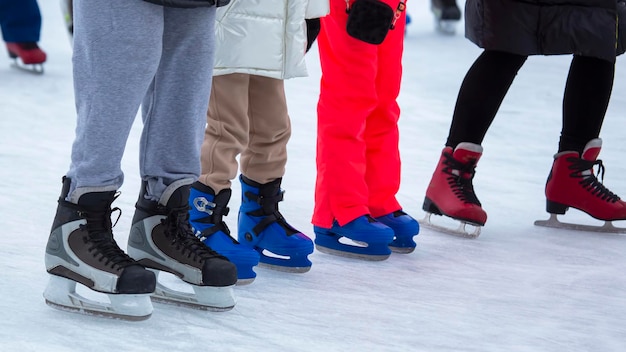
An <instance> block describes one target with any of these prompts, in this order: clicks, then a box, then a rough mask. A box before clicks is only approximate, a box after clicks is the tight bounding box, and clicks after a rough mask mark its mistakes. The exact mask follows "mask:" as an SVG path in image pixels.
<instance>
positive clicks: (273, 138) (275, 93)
mask: <svg viewBox="0 0 626 352" xmlns="http://www.w3.org/2000/svg"><path fill="white" fill-rule="evenodd" d="M290 136H291V122H290V119H289V115H288V113H287V101H286V98H285V86H284V81H283V80H280V79H274V78H268V77H262V76H255V75H249V74H241V73H234V74H229V75H221V76H215V77H213V86H212V89H211V97H210V100H209V110H208V112H207V127H206V131H205V135H204V142H203V144H202V155H201V161H202V174H201V175H200V179H199V181H200V182H202V183H203V184H205V185H207V186H209V187H211V188H213V190H214V191H215V193H218V192H219V191H220V190H222V189H226V188H230V187H231V181H232V180H233V179H234V178H235V177H236V176H237V168H238V166H239V167H240V168H241V173H242V174H243V175H245V176H246V177H248V178H250V179H252V180H253V181H256V182H258V183H261V184H263V183H267V182H271V181H274V180H275V179H277V178H280V177H282V176H283V175H284V173H285V164H286V163H287V142H288V141H289V137H290ZM237 156H239V157H240V163H239V164H238V163H237Z"/></svg>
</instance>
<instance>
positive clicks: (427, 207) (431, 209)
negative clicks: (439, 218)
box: [422, 197, 443, 215]
mask: <svg viewBox="0 0 626 352" xmlns="http://www.w3.org/2000/svg"><path fill="white" fill-rule="evenodd" d="M422 209H423V210H424V211H425V212H427V213H431V214H436V215H443V214H442V213H441V211H440V210H439V208H438V207H437V206H436V205H435V203H434V202H433V201H432V200H430V198H428V197H425V198H424V204H423V205H422Z"/></svg>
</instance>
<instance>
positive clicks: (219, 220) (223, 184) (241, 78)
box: [189, 73, 259, 285]
mask: <svg viewBox="0 0 626 352" xmlns="http://www.w3.org/2000/svg"><path fill="white" fill-rule="evenodd" d="M249 87H250V75H248V74H243V73H233V74H228V75H220V76H214V77H213V84H212V85H211V96H210V99H209V110H208V111H207V114H206V121H207V125H206V128H205V131H204V142H203V143H202V150H201V153H200V154H201V155H200V157H201V159H200V160H201V172H202V174H201V175H200V178H199V179H198V181H197V182H194V183H193V185H192V186H191V192H190V195H189V207H190V210H189V223H190V224H191V226H192V229H193V231H194V233H195V234H196V235H197V236H198V237H199V238H200V240H201V241H202V242H203V243H204V244H205V245H207V246H209V247H211V248H212V249H213V250H215V251H217V252H218V253H220V254H221V255H223V256H225V257H227V258H228V260H230V261H231V262H232V263H234V264H235V265H236V266H237V284H238V285H242V284H248V283H251V282H252V281H254V278H255V277H256V273H255V272H254V270H253V267H254V266H256V265H257V264H259V254H258V253H257V252H256V251H255V250H253V249H252V248H250V247H247V246H242V245H241V244H239V243H238V242H237V241H234V240H233V238H232V237H231V236H232V235H231V232H230V229H229V228H228V225H226V222H225V221H224V217H225V216H227V215H228V213H229V208H228V203H229V201H230V198H231V195H232V190H231V181H232V180H233V179H234V178H235V176H237V171H238V169H239V163H238V161H237V156H238V155H239V154H240V153H241V152H242V151H243V150H244V149H245V147H246V145H247V144H248V130H249V129H250V128H249V122H248V91H249ZM231 216H232V215H231Z"/></svg>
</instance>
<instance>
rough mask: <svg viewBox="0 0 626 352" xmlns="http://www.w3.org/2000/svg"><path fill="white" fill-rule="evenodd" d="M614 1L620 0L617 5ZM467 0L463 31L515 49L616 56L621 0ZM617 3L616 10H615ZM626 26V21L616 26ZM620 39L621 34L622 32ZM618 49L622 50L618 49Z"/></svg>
mask: <svg viewBox="0 0 626 352" xmlns="http://www.w3.org/2000/svg"><path fill="white" fill-rule="evenodd" d="M617 1H622V2H621V3H620V4H619V5H618V4H617ZM617 1H616V0H467V1H466V3H465V36H466V37H467V38H468V39H469V40H471V41H472V42H473V43H475V44H476V45H478V46H479V47H481V48H484V49H489V50H498V51H505V52H510V53H514V54H519V55H559V54H577V55H583V56H591V57H597V58H601V59H605V60H608V61H611V62H612V61H615V56H616V54H621V53H623V45H621V44H620V45H619V48H618V50H617V51H616V47H617V42H618V41H617V29H618V26H617V22H618V21H617V18H618V12H620V13H622V12H624V16H620V20H622V21H626V6H624V5H625V4H624V2H623V1H624V0H617ZM618 7H619V8H620V11H618ZM620 30H623V31H625V32H626V25H625V26H620ZM620 37H621V38H620V39H624V36H620ZM620 51H621V52H620Z"/></svg>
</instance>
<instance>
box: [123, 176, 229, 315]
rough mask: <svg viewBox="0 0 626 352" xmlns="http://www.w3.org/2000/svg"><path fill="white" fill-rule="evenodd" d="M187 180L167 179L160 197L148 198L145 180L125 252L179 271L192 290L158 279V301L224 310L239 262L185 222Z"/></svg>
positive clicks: (154, 265) (147, 263)
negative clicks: (168, 182) (211, 245)
mask: <svg viewBox="0 0 626 352" xmlns="http://www.w3.org/2000/svg"><path fill="white" fill-rule="evenodd" d="M190 183H191V180H186V179H185V180H180V181H177V182H174V183H173V184H171V185H169V186H168V187H167V188H166V189H165V192H164V193H163V195H162V196H161V199H159V201H158V202H157V201H154V200H150V199H147V198H146V193H147V192H146V187H147V185H146V182H145V181H144V182H143V184H142V191H141V193H140V196H139V200H138V201H137V204H136V206H135V207H136V211H135V216H134V217H133V225H132V227H131V230H130V236H129V238H128V254H129V255H130V256H131V257H133V258H134V259H135V260H137V261H138V262H139V263H141V264H143V265H144V266H146V267H147V268H149V269H151V270H153V271H154V272H155V273H156V274H157V278H158V274H159V272H161V271H164V272H168V273H171V274H173V275H176V276H178V277H179V278H180V279H182V280H183V281H184V282H186V283H188V284H189V285H191V287H192V288H193V291H194V293H188V292H183V291H178V290H174V289H172V288H169V287H167V286H165V285H163V284H161V283H159V282H158V280H157V287H156V292H155V293H154V295H152V299H153V300H155V301H158V302H165V303H172V304H177V305H183V306H190V307H193V308H197V309H204V310H215V311H223V310H230V309H232V308H233V307H234V306H235V298H234V295H233V287H234V285H235V283H236V282H237V268H236V267H235V265H234V264H233V263H231V262H230V261H228V259H226V258H225V257H223V256H221V255H219V254H218V253H216V252H215V251H213V250H212V249H211V248H209V247H207V246H206V245H205V244H203V243H202V242H200V240H199V239H198V238H197V237H196V236H195V235H194V234H193V231H192V230H191V226H190V225H189V213H188V210H189V206H188V202H189V189H190Z"/></svg>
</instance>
